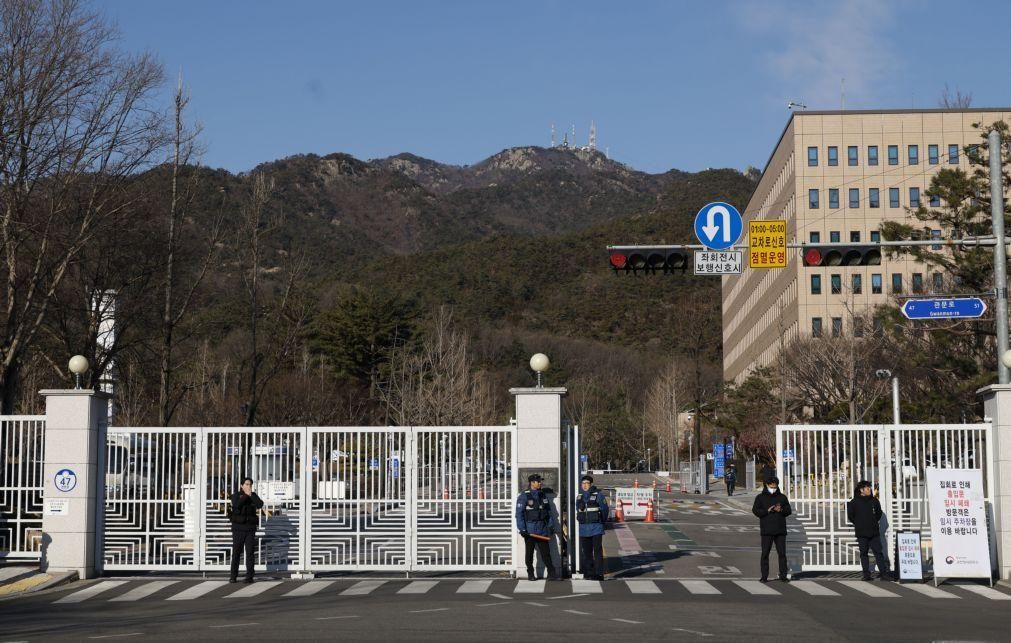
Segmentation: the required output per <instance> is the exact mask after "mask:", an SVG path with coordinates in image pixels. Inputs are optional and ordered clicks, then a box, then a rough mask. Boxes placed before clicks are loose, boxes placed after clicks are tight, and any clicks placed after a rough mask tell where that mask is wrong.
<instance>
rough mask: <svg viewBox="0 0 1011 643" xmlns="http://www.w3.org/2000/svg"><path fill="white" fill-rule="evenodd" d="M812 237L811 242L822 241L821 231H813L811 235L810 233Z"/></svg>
mask: <svg viewBox="0 0 1011 643" xmlns="http://www.w3.org/2000/svg"><path fill="white" fill-rule="evenodd" d="M810 239H811V243H820V242H821V233H820V232H812V233H811V235H810Z"/></svg>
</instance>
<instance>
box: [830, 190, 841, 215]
mask: <svg viewBox="0 0 1011 643" xmlns="http://www.w3.org/2000/svg"><path fill="white" fill-rule="evenodd" d="M828 207H829V208H831V209H833V210H838V209H839V190H837V189H836V188H829V189H828Z"/></svg>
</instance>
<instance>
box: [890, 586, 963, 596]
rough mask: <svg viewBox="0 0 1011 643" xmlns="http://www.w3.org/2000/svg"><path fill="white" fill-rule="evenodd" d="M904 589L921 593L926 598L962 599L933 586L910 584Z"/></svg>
mask: <svg viewBox="0 0 1011 643" xmlns="http://www.w3.org/2000/svg"><path fill="white" fill-rule="evenodd" d="M902 587H903V588H904V589H911V590H913V591H914V592H919V593H921V594H923V595H924V596H929V597H931V598H962V597H961V596H956V595H954V594H952V593H951V592H946V591H944V590H943V589H940V588H938V587H934V586H933V585H920V584H919V583H910V584H908V585H903V586H902Z"/></svg>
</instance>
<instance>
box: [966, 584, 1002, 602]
mask: <svg viewBox="0 0 1011 643" xmlns="http://www.w3.org/2000/svg"><path fill="white" fill-rule="evenodd" d="M956 587H958V588H959V589H964V590H965V591H967V592H972V593H973V594H978V595H980V596H985V597H986V598H989V599H990V600H991V601H1011V595H1009V594H1005V593H1004V592H998V591H997V590H995V589H994V588H992V587H987V586H986V585H956Z"/></svg>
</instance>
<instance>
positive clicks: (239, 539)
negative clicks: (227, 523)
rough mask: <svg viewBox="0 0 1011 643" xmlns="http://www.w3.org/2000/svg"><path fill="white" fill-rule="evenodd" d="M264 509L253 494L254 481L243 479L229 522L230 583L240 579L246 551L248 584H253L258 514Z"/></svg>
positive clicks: (234, 500)
mask: <svg viewBox="0 0 1011 643" xmlns="http://www.w3.org/2000/svg"><path fill="white" fill-rule="evenodd" d="M262 508H263V501H262V500H260V496H258V495H256V494H255V493H253V479H252V478H243V480H242V486H241V487H240V488H239V490H238V491H236V492H235V493H233V494H232V507H231V512H229V515H228V517H229V520H231V522H232V574H231V578H230V581H231V582H233V583H234V582H236V581H237V580H238V577H239V556H240V555H242V552H243V550H245V556H246V582H247V583H252V582H253V566H254V565H255V564H256V558H255V553H254V552H255V550H256V528H257V527H258V526H259V517H258V515H257V512H258V511H259V510H260V509H262Z"/></svg>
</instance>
